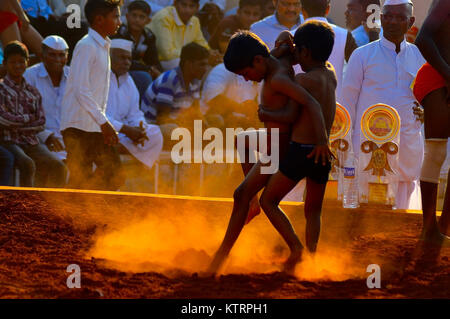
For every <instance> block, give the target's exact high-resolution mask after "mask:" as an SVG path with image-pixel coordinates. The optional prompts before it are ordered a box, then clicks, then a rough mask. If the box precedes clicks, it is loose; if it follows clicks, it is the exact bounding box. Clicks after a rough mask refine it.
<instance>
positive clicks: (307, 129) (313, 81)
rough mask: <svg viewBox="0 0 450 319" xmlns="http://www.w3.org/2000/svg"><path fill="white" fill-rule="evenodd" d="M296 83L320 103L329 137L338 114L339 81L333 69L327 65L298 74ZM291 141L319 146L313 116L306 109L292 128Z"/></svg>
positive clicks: (303, 109)
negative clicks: (337, 93) (337, 95)
mask: <svg viewBox="0 0 450 319" xmlns="http://www.w3.org/2000/svg"><path fill="white" fill-rule="evenodd" d="M296 81H297V82H298V83H299V84H300V85H301V86H303V87H304V88H305V89H306V90H307V91H308V92H309V94H311V95H312V96H313V97H314V98H315V99H316V100H317V101H318V102H319V104H320V106H321V108H322V113H323V116H324V119H325V126H326V130H327V134H328V136H329V135H330V130H331V126H332V125H333V121H334V115H335V113H336V93H335V92H336V86H337V80H336V74H335V72H334V69H333V67H332V66H331V64H329V63H327V66H326V67H320V68H316V69H314V70H311V71H310V72H307V73H301V74H297V76H296ZM291 140H292V141H294V142H297V143H302V144H317V137H316V136H315V133H314V128H313V122H312V120H311V115H310V114H309V112H308V110H307V109H306V108H301V111H300V116H299V117H298V120H297V121H296V122H295V123H294V125H293V127H292V137H291Z"/></svg>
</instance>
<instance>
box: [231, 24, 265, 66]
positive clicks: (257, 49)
mask: <svg viewBox="0 0 450 319" xmlns="http://www.w3.org/2000/svg"><path fill="white" fill-rule="evenodd" d="M257 55H261V56H262V57H265V58H266V57H269V56H270V51H269V48H268V47H267V45H266V44H265V43H264V42H263V41H262V40H261V39H260V38H259V37H258V36H257V35H256V34H254V33H253V32H250V31H244V30H239V31H237V32H236V33H235V34H233V36H232V37H231V39H230V42H229V43H228V47H227V51H226V52H225V56H224V57H223V63H224V64H225V67H226V68H227V70H228V71H230V72H236V71H239V70H242V69H245V68H246V67H252V66H253V59H254V57H255V56H257Z"/></svg>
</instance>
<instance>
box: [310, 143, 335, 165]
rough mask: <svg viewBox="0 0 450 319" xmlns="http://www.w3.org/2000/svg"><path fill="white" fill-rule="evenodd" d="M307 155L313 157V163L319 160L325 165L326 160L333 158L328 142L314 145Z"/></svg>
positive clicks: (329, 160)
mask: <svg viewBox="0 0 450 319" xmlns="http://www.w3.org/2000/svg"><path fill="white" fill-rule="evenodd" d="M307 157H308V158H313V157H314V163H316V164H317V163H318V162H319V160H321V161H322V165H323V166H325V165H327V161H328V162H331V161H332V160H333V159H334V158H335V156H334V154H333V152H332V151H331V149H330V147H329V145H328V144H326V145H316V147H314V149H313V150H312V152H311V153H309V154H308V156H307Z"/></svg>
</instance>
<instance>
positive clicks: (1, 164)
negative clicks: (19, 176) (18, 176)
mask: <svg viewBox="0 0 450 319" xmlns="http://www.w3.org/2000/svg"><path fill="white" fill-rule="evenodd" d="M13 169H14V155H13V154H12V153H11V152H10V151H8V150H7V149H6V148H4V147H2V146H0V186H12V180H11V176H12V173H13Z"/></svg>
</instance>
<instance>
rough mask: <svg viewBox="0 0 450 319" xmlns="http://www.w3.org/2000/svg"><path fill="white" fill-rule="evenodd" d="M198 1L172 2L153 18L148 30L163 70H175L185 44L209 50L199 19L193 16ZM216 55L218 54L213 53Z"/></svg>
mask: <svg viewBox="0 0 450 319" xmlns="http://www.w3.org/2000/svg"><path fill="white" fill-rule="evenodd" d="M198 8H199V0H174V5H173V6H169V7H166V8H164V9H162V10H161V11H159V12H158V13H157V14H155V15H154V16H153V19H152V22H151V23H150V29H151V30H152V32H153V33H154V34H155V36H156V47H157V48H158V54H159V60H160V62H161V65H162V67H163V69H164V70H171V69H173V68H176V67H177V66H178V64H179V62H180V54H181V49H182V48H183V45H184V44H185V43H191V42H194V43H197V44H199V45H201V46H203V47H205V48H207V49H209V46H208V43H207V42H206V40H205V38H204V37H203V34H202V30H201V28H200V21H199V19H198V18H197V17H196V16H194V15H195V13H196V12H197V11H198ZM214 54H216V55H217V54H218V53H214Z"/></svg>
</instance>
